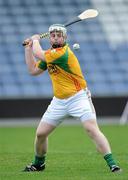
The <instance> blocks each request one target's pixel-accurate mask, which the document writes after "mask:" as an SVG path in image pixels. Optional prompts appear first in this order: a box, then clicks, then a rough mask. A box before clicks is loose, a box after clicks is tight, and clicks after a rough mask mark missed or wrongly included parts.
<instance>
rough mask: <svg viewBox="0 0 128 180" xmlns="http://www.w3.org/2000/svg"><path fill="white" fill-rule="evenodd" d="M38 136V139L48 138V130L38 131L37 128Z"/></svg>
mask: <svg viewBox="0 0 128 180" xmlns="http://www.w3.org/2000/svg"><path fill="white" fill-rule="evenodd" d="M36 137H37V138H38V139H42V138H43V139H44V138H46V137H47V133H46V131H38V130H37V132H36Z"/></svg>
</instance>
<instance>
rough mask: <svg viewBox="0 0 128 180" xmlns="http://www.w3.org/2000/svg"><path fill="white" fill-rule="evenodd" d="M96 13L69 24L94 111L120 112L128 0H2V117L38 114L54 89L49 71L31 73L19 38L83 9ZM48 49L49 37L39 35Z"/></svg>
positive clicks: (127, 75) (125, 83)
mask: <svg viewBox="0 0 128 180" xmlns="http://www.w3.org/2000/svg"><path fill="white" fill-rule="evenodd" d="M89 8H94V9H97V10H98V11H99V16H98V17H97V18H94V19H90V20H89V19H88V20H86V21H83V22H80V23H77V24H74V25H72V26H70V27H68V43H69V45H71V48H72V45H73V44H74V43H79V44H80V47H81V48H80V49H79V50H78V51H74V52H75V54H76V56H77V57H78V59H79V62H80V64H81V67H82V70H83V74H84V77H85V79H86V80H87V82H88V87H89V89H90V90H91V92H92V99H93V102H94V105H95V108H96V111H97V115H98V116H120V115H121V114H122V112H123V110H124V107H125V104H126V102H127V97H128V1H127V0H107V1H106V0H64V1H63V0H48V1H47V0H0V117H1V118H8V117H11V118H13V117H40V116H41V115H42V113H43V112H44V111H45V109H46V107H47V105H48V103H49V102H50V100H51V98H52V96H53V94H52V86H51V81H50V78H49V76H48V73H47V72H45V73H44V74H43V75H42V76H38V77H33V76H31V75H29V73H28V70H27V66H26V64H25V58H24V48H23V47H22V42H23V40H24V39H25V38H27V37H30V36H31V35H33V34H35V33H40V32H47V30H48V27H49V26H50V25H51V24H53V23H62V24H63V23H65V22H67V21H68V20H69V19H72V18H73V17H74V16H76V15H78V14H80V13H81V12H82V11H84V10H85V9H89ZM42 46H43V47H44V49H47V48H49V42H48V40H47V39H43V40H42Z"/></svg>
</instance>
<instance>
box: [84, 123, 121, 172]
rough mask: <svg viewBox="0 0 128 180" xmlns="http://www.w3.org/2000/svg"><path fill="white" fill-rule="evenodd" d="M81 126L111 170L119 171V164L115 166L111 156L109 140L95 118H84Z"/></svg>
mask: <svg viewBox="0 0 128 180" xmlns="http://www.w3.org/2000/svg"><path fill="white" fill-rule="evenodd" d="M83 126H84V128H85V130H86V132H87V134H88V135H89V136H90V138H91V139H92V140H93V142H94V143H95V145H96V148H97V150H98V151H99V152H100V153H101V154H102V155H103V157H104V159H105V160H106V162H107V164H108V166H109V167H110V169H111V171H112V172H117V171H120V168H119V166H117V163H116V161H115V160H114V158H113V156H112V153H111V148H110V145H109V142H108V140H107V138H106V137H105V135H104V134H103V133H102V132H101V130H100V129H99V127H98V125H97V122H96V120H85V121H83Z"/></svg>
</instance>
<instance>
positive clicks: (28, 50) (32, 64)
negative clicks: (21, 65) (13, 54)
mask: <svg viewBox="0 0 128 180" xmlns="http://www.w3.org/2000/svg"><path fill="white" fill-rule="evenodd" d="M26 41H28V42H29V44H28V45H27V46H25V61H26V64H27V67H28V71H29V73H30V74H31V75H34V76H36V75H39V74H41V73H43V70H42V69H40V68H38V67H37V66H36V58H35V57H34V55H33V50H32V44H33V42H32V40H31V39H27V40H26Z"/></svg>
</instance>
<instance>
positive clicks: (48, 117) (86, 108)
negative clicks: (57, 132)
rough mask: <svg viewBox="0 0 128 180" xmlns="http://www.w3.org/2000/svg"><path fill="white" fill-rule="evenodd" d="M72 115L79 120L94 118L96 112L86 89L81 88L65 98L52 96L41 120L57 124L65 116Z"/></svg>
mask: <svg viewBox="0 0 128 180" xmlns="http://www.w3.org/2000/svg"><path fill="white" fill-rule="evenodd" d="M67 116H72V117H76V118H79V119H80V120H81V121H86V120H92V119H96V113H95V109H94V106H93V104H92V100H91V93H90V91H89V90H88V89H85V90H81V91H79V92H78V93H76V94H75V95H74V96H71V97H69V98H67V99H58V98H56V97H53V99H52V101H51V103H50V105H49V106H48V108H47V110H46V112H45V113H44V115H43V117H42V119H41V121H45V122H47V123H49V124H51V125H54V126H57V125H59V124H60V123H61V122H62V121H63V120H64V118H65V117H67Z"/></svg>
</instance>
